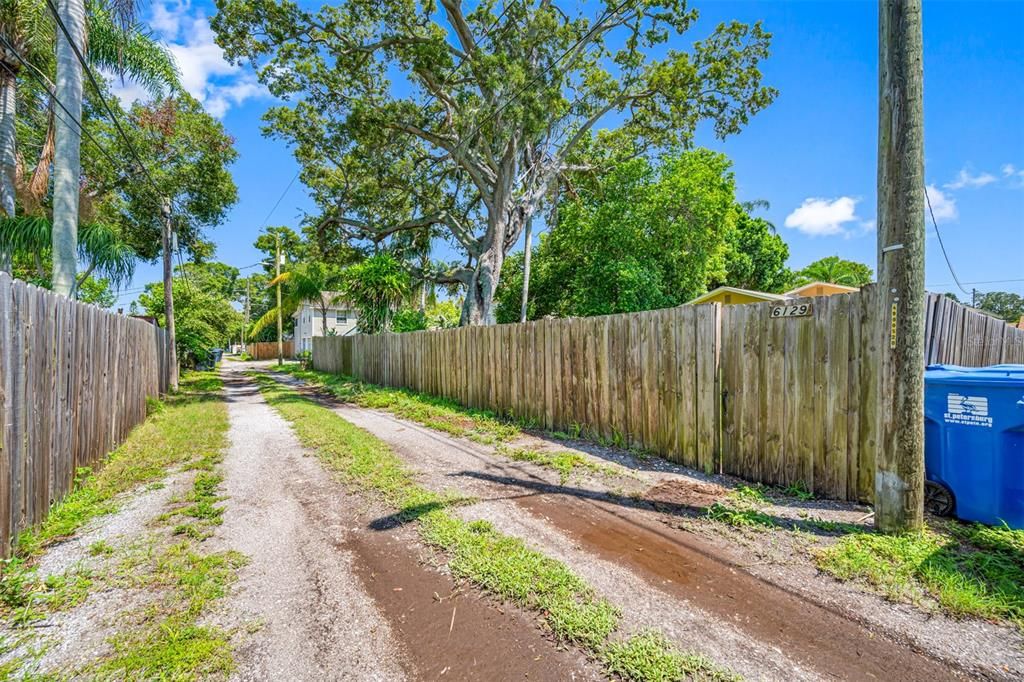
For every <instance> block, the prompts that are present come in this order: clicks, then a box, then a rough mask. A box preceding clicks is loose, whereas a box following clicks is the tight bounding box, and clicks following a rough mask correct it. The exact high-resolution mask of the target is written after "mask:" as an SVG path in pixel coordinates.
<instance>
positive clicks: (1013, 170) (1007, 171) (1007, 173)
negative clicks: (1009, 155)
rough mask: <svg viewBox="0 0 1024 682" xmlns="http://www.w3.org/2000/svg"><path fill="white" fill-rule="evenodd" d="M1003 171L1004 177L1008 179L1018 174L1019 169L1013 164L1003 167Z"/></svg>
mask: <svg viewBox="0 0 1024 682" xmlns="http://www.w3.org/2000/svg"><path fill="white" fill-rule="evenodd" d="M1002 171H1003V176H1004V177H1007V178H1008V177H1011V176H1013V175H1016V174H1017V167H1016V166H1014V165H1013V164H1012V163H1007V164H1004V165H1003V168H1002Z"/></svg>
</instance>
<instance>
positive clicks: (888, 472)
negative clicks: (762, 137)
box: [875, 0, 925, 533]
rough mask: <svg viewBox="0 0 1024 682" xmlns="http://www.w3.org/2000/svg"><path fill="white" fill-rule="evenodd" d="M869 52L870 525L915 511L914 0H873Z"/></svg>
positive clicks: (920, 355) (918, 41) (918, 464)
mask: <svg viewBox="0 0 1024 682" xmlns="http://www.w3.org/2000/svg"><path fill="white" fill-rule="evenodd" d="M878 19H879V22H878V23H879V56H878V99H879V102H878V104H879V108H878V289H879V292H878V294H879V295H878V298H879V306H880V310H877V311H876V313H877V314H880V315H881V317H880V318H879V319H880V320H884V321H885V323H884V324H883V325H882V326H883V328H884V332H883V333H882V338H880V339H879V340H880V341H881V344H880V351H881V352H880V358H881V361H880V362H879V372H880V376H879V386H880V389H881V390H880V395H881V396H882V404H881V405H879V415H880V418H881V426H880V429H879V439H878V453H877V457H876V470H875V526H876V527H877V528H878V529H880V530H882V531H883V532H887V533H892V532H901V531H905V530H912V529H916V528H920V527H921V525H922V523H923V520H924V519H923V517H924V308H925V290H924V202H925V197H924V191H925V190H924V111H923V109H924V98H923V80H924V67H923V63H922V62H923V55H922V52H923V50H922V35H921V0H881V2H880V3H879V12H878Z"/></svg>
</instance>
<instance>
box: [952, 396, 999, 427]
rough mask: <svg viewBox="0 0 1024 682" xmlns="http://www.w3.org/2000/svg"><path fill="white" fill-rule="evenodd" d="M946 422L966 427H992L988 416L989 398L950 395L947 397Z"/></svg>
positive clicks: (990, 418)
mask: <svg viewBox="0 0 1024 682" xmlns="http://www.w3.org/2000/svg"><path fill="white" fill-rule="evenodd" d="M944 417H945V418H946V422H947V423H949V424H963V425H964V426H988V427H990V428H991V426H992V417H990V416H988V398H986V397H984V396H976V395H960V394H959V393H950V394H949V395H948V396H947V397H946V414H945V415H944Z"/></svg>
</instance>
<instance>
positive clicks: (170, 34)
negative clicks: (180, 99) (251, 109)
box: [112, 0, 270, 118]
mask: <svg viewBox="0 0 1024 682" xmlns="http://www.w3.org/2000/svg"><path fill="white" fill-rule="evenodd" d="M149 25H150V27H151V28H152V29H153V31H154V32H155V33H156V35H157V36H158V37H159V38H160V39H161V40H162V41H163V43H164V44H165V45H166V46H167V49H168V50H170V52H171V55H172V56H173V57H174V61H175V62H177V64H178V69H179V70H180V71H181V85H182V87H183V88H184V89H185V90H186V91H187V92H188V93H189V94H190V95H192V96H193V97H195V98H196V99H197V100H199V101H200V103H202V105H203V107H204V108H205V109H206V110H207V112H209V113H210V115H212V116H215V117H217V118H223V117H224V115H225V114H227V112H228V111H229V110H230V109H231V108H232V107H235V106H239V105H241V104H243V103H245V102H246V101H247V100H250V99H254V98H259V97H268V96H269V95H270V93H269V92H268V91H267V89H266V88H265V87H264V86H262V85H261V84H260V83H259V82H258V81H257V80H256V76H255V75H254V74H253V73H252V71H250V70H249V69H247V68H244V67H242V66H239V65H236V64H231V63H229V62H228V60H227V59H225V58H224V51H223V50H222V49H221V48H220V46H218V45H217V43H216V42H215V41H214V33H213V29H211V28H210V22H209V20H208V19H207V18H206V16H205V15H204V14H203V13H202V11H201V10H193V8H192V4H191V2H190V0H157V1H156V2H154V3H152V5H151V12H150V16H149ZM112 81H113V82H112V89H113V92H114V94H115V95H117V97H118V98H119V99H120V100H121V102H122V103H125V104H130V103H131V102H134V101H135V100H137V99H142V100H145V99H147V98H148V96H147V93H146V92H145V91H144V90H143V89H142V88H141V87H139V86H138V85H137V84H135V83H132V82H130V81H127V80H126V81H125V82H124V83H122V82H121V80H120V78H117V79H112Z"/></svg>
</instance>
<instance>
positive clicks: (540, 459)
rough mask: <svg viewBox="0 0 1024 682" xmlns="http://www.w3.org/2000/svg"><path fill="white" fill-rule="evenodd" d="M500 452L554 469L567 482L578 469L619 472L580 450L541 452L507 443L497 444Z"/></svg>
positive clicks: (610, 474) (509, 456)
mask: <svg viewBox="0 0 1024 682" xmlns="http://www.w3.org/2000/svg"><path fill="white" fill-rule="evenodd" d="M496 449H497V452H498V454H500V455H502V456H503V457H508V458H509V459H511V460H513V461H516V462H531V463H533V464H537V465H538V466H542V467H545V468H547V469H554V470H555V471H557V472H558V474H559V476H560V477H561V482H562V483H565V482H566V481H568V480H569V478H570V477H571V476H572V474H573V473H574V472H576V471H586V472H590V473H595V474H603V475H607V476H615V475H617V474H618V473H619V472H617V471H616V470H615V469H613V468H612V467H610V466H604V465H602V464H598V463H597V462H594V461H592V460H590V459H588V458H586V457H584V456H583V455H581V454H580V453H578V452H571V451H569V450H562V451H558V452H541V451H539V450H531V449H529V448H513V447H509V446H507V445H498V446H497V448H496Z"/></svg>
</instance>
